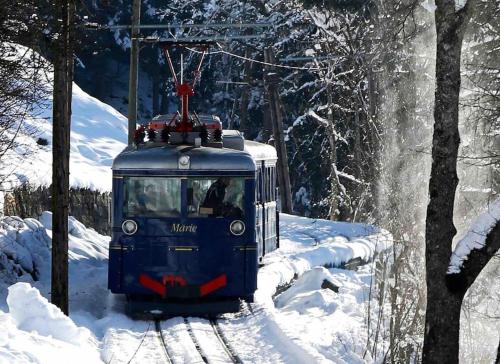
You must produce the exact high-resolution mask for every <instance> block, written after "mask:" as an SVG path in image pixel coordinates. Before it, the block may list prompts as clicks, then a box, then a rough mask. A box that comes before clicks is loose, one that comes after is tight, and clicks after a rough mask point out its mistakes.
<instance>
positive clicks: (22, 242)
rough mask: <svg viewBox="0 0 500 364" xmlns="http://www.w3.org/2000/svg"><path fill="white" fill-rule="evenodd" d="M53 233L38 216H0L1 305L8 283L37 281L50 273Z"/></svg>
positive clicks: (3, 302) (1, 304) (0, 305)
mask: <svg viewBox="0 0 500 364" xmlns="http://www.w3.org/2000/svg"><path fill="white" fill-rule="evenodd" d="M50 244H51V242H50V237H49V236H48V235H47V232H46V231H45V228H44V227H43V225H42V224H40V222H38V221H37V220H35V219H24V220H23V219H21V218H19V217H4V218H1V219H0V308H2V307H4V306H5V297H6V295H7V287H8V286H10V285H11V284H14V283H16V282H29V283H32V284H33V283H34V282H35V279H39V278H40V277H42V276H50V267H48V266H47V262H50Z"/></svg>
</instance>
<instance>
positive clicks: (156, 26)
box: [86, 23, 273, 30]
mask: <svg viewBox="0 0 500 364" xmlns="http://www.w3.org/2000/svg"><path fill="white" fill-rule="evenodd" d="M272 26H273V25H272V24H271V23H214V24H210V23H208V24H141V25H136V26H133V25H128V24H122V25H103V24H98V23H87V24H86V27H87V28H89V29H94V30H120V29H131V28H139V29H191V28H197V29H202V28H236V29H242V28H270V27H272Z"/></svg>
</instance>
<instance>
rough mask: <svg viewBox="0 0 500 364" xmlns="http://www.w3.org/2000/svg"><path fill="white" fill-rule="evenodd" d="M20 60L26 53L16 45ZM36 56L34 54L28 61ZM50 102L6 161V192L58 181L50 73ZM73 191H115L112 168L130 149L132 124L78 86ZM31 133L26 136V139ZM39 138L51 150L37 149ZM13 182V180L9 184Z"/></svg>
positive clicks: (34, 113)
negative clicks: (55, 178)
mask: <svg viewBox="0 0 500 364" xmlns="http://www.w3.org/2000/svg"><path fill="white" fill-rule="evenodd" d="M16 48H17V49H18V51H19V53H20V54H25V53H24V52H25V51H26V49H25V48H24V47H22V46H18V45H16ZM24 56H25V57H29V56H30V52H28V53H27V54H25V55H24ZM45 78H46V79H45V81H44V84H42V85H41V87H45V89H46V90H47V91H48V95H49V96H48V97H47V99H46V100H44V101H41V102H40V105H39V106H37V107H36V108H35V109H34V110H31V111H30V113H29V114H28V115H27V116H26V119H25V121H24V123H23V125H22V126H21V133H20V134H19V135H18V136H17V143H18V144H19V146H18V147H16V148H14V149H12V150H10V151H8V152H7V154H6V155H4V156H2V163H1V166H0V177H2V178H0V180H1V181H2V184H3V189H9V188H12V187H15V186H18V185H19V184H20V183H30V184H31V185H33V186H40V185H41V186H48V185H50V184H51V179H52V97H51V96H50V95H52V80H53V74H52V73H50V72H49V73H47V75H46V77H45ZM71 119H72V120H71V155H70V185H71V186H72V187H84V188H90V189H93V190H99V191H101V192H104V191H110V190H111V163H112V161H113V159H114V158H115V157H116V155H118V153H120V152H121V151H122V150H123V149H124V148H125V146H126V142H127V119H126V118H125V117H124V116H123V115H122V114H120V113H119V112H118V111H116V110H115V109H113V108H112V107H111V106H109V105H107V104H105V103H103V102H101V101H99V100H97V99H96V98H94V97H92V96H90V95H88V94H87V93H85V92H84V91H82V89H81V88H80V87H78V85H77V84H75V83H73V99H72V117H71ZM22 131H25V133H22ZM38 138H43V139H45V140H46V141H47V142H48V143H49V145H47V146H42V145H38V144H37V140H38ZM6 177H7V178H6Z"/></svg>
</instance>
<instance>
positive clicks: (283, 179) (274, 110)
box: [264, 48, 293, 214]
mask: <svg viewBox="0 0 500 364" xmlns="http://www.w3.org/2000/svg"><path fill="white" fill-rule="evenodd" d="M264 54H265V55H266V58H267V62H274V59H273V58H274V57H273V56H272V54H271V50H270V49H269V48H267V49H266V50H265V53H264ZM276 78H277V75H276V74H274V73H268V74H267V75H266V79H265V81H266V84H267V89H268V94H269V110H270V113H269V115H270V116H271V122H272V127H273V135H274V143H275V144H274V145H275V147H276V151H277V154H278V165H277V170H278V181H279V190H280V202H281V211H282V212H284V213H287V214H291V213H292V212H293V208H292V192H291V187H290V172H289V168H288V155H287V151H286V144H285V137H284V135H283V116H282V113H281V103H280V100H279V93H278V89H277V84H278V82H277V79H276Z"/></svg>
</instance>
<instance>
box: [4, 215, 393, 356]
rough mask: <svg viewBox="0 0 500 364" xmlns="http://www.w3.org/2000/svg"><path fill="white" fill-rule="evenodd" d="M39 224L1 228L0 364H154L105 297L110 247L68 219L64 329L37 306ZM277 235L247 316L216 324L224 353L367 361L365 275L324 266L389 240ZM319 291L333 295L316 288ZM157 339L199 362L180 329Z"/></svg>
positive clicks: (144, 332) (42, 253)
mask: <svg viewBox="0 0 500 364" xmlns="http://www.w3.org/2000/svg"><path fill="white" fill-rule="evenodd" d="M50 221H51V219H50V213H44V214H43V215H42V216H41V218H40V221H37V220H34V219H25V220H22V219H19V218H3V219H2V220H0V272H2V273H1V274H2V275H1V276H0V326H1V327H2V328H3V330H2V331H1V332H0V363H4V362H5V363H12V362H21V363H23V362H25V363H27V362H29V363H31V362H39V363H59V362H60V363H66V362H69V361H70V362H82V363H84V362H85V363H94V362H113V363H126V362H128V361H129V360H130V359H131V358H132V357H133V358H134V360H133V362H137V363H142V362H157V361H161V360H163V359H162V355H163V353H162V349H161V346H159V343H158V340H157V339H156V338H155V331H154V324H152V323H151V322H147V321H134V320H131V319H129V318H128V317H127V316H125V315H124V313H123V309H124V303H123V299H122V298H121V297H115V296H113V295H111V294H110V293H109V292H108V291H107V289H106V284H107V282H106V274H107V249H108V248H107V243H108V239H109V238H107V237H105V236H102V235H99V234H97V233H96V232H95V231H93V230H92V229H88V228H86V227H85V226H83V225H82V224H81V223H79V222H78V221H76V220H74V219H70V310H71V315H70V318H67V317H65V316H64V315H63V314H62V313H61V312H60V311H59V310H58V309H57V308H55V306H53V305H51V304H50V303H49V302H48V301H47V298H48V297H49V294H50V292H49V279H50V235H51V230H50V228H51V226H50ZM280 228H281V246H282V248H281V249H280V250H278V251H275V252H273V253H271V254H269V255H268V256H267V257H266V259H265V266H264V267H263V268H261V269H260V271H259V277H258V282H259V283H258V285H259V288H258V291H257V294H256V302H255V303H254V304H252V305H251V311H253V313H252V312H251V311H250V310H249V309H248V308H246V309H244V310H243V311H242V312H241V313H237V314H226V315H223V316H222V317H221V319H220V320H219V321H220V327H221V329H222V331H223V332H224V333H225V336H226V337H227V339H228V341H229V343H230V345H231V346H232V347H233V349H234V351H235V352H236V353H237V355H238V356H239V357H240V358H241V360H242V361H243V362H248V363H255V362H258V363H277V362H283V363H310V362H334V363H361V362H365V361H368V362H369V361H371V358H370V357H369V355H367V354H366V353H365V347H366V343H367V338H368V329H367V324H366V322H367V321H366V313H367V312H368V310H369V307H368V303H369V296H370V287H371V279H372V278H373V272H372V268H373V265H372V264H366V265H364V266H362V267H361V268H360V269H359V270H358V271H348V270H342V269H337V268H330V269H326V268H324V267H323V266H324V265H332V264H334V265H338V264H341V263H342V262H345V261H347V260H349V259H352V258H355V257H360V258H363V259H365V260H369V259H370V258H371V257H372V256H373V254H374V253H375V252H377V251H382V250H383V249H385V248H387V247H389V246H390V245H391V237H390V235H389V234H387V233H386V232H384V231H380V230H379V229H376V228H374V227H372V226H368V225H363V224H348V223H336V222H330V221H324V220H312V219H307V218H300V217H295V216H288V215H282V216H281V225H280ZM294 276H295V277H296V278H297V279H296V280H295V281H294V282H293V284H292V285H291V287H290V288H289V289H288V290H286V291H285V292H283V293H281V294H280V295H278V296H275V295H274V294H275V292H276V289H277V287H278V286H280V285H283V284H285V283H289V282H290V281H291V280H293V278H294ZM325 280H326V281H329V282H330V283H331V285H330V288H332V287H333V288H334V289H333V290H332V289H330V288H321V286H322V285H323V283H324V281H325ZM15 282H21V283H15ZM336 287H338V290H337V289H336ZM335 291H338V292H335ZM273 296H274V297H273ZM189 321H190V326H191V327H192V330H193V333H194V336H195V337H196V338H197V340H198V342H199V344H200V346H201V347H202V348H204V351H205V353H206V355H207V356H208V357H209V358H212V359H214V361H215V362H227V358H225V357H224V355H225V354H224V352H223V351H221V349H220V348H218V347H216V346H215V345H213V343H214V342H215V340H216V337H215V336H213V332H212V330H211V328H210V325H209V324H208V322H207V320H204V319H197V318H190V319H189ZM162 330H163V334H164V336H165V340H166V343H167V345H168V346H169V348H170V351H171V356H172V357H173V358H174V360H175V359H176V360H175V362H176V363H178V362H185V363H192V362H197V361H199V360H201V359H200V358H199V357H198V355H199V354H198V353H197V351H196V350H195V347H194V343H193V340H192V339H191V338H190V336H189V333H188V331H187V328H186V324H185V322H184V321H183V319H182V318H173V319H170V320H166V321H164V322H162ZM211 343H212V344H211ZM363 356H364V357H363ZM217 358H219V359H220V360H219V359H217ZM224 358H225V359H224Z"/></svg>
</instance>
